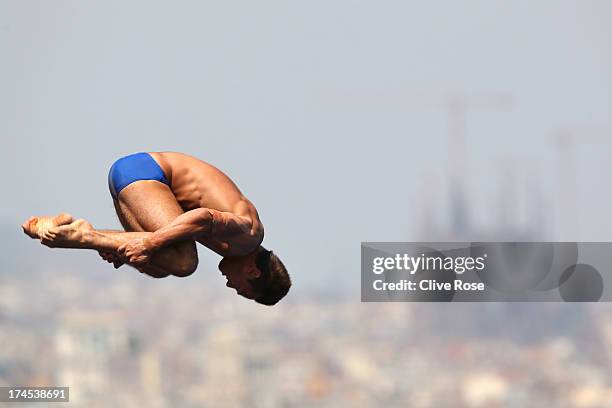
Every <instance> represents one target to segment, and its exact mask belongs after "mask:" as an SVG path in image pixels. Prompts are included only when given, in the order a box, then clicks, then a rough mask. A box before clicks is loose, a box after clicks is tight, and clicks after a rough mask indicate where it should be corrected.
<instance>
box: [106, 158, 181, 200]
mask: <svg viewBox="0 0 612 408" xmlns="http://www.w3.org/2000/svg"><path fill="white" fill-rule="evenodd" d="M140 180H157V181H159V182H162V183H164V184H166V185H167V186H169V185H170V183H169V182H168V179H167V178H166V175H165V174H164V172H163V170H162V169H161V167H159V164H157V162H156V161H155V160H154V159H153V158H152V157H151V155H150V154H149V153H135V154H131V155H129V156H125V157H122V158H120V159H119V160H117V161H116V162H115V163H114V164H113V166H112V167H111V169H110V171H109V172H108V188H109V190H110V193H111V195H112V196H113V198H114V199H115V200H116V199H117V197H118V196H119V193H120V192H121V190H123V189H124V188H125V187H127V186H128V185H130V184H132V183H133V182H135V181H140Z"/></svg>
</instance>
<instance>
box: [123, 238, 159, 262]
mask: <svg viewBox="0 0 612 408" xmlns="http://www.w3.org/2000/svg"><path fill="white" fill-rule="evenodd" d="M153 252H154V248H153V246H152V245H151V243H150V241H149V240H148V239H147V238H137V239H133V240H131V241H128V242H126V243H125V244H123V245H121V246H120V247H119V248H118V249H117V254H118V255H119V256H120V257H121V258H122V259H123V260H124V261H125V262H126V263H129V264H130V265H132V266H139V265H145V264H148V263H149V262H150V261H151V255H153Z"/></svg>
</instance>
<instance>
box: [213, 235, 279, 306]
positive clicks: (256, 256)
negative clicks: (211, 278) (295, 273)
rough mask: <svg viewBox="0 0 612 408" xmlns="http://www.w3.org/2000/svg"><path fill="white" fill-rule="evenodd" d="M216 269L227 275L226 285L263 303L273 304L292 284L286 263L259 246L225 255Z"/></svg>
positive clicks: (246, 296)
mask: <svg viewBox="0 0 612 408" xmlns="http://www.w3.org/2000/svg"><path fill="white" fill-rule="evenodd" d="M219 270H220V271H221V273H222V274H223V275H224V276H225V277H226V278H227V284H226V286H227V287H229V288H234V289H236V292H237V293H238V294H239V295H241V296H244V297H245V298H247V299H253V300H255V301H256V302H257V303H261V304H263V305H268V306H272V305H274V304H276V303H277V302H278V301H279V300H281V299H282V298H283V297H285V295H286V294H287V292H289V288H290V287H291V279H290V277H289V273H288V272H287V269H286V268H285V265H283V263H282V262H281V260H280V259H279V258H278V257H277V256H276V255H275V254H274V253H273V252H272V251H268V250H267V249H265V248H264V247H262V246H259V247H258V248H257V249H256V250H255V251H253V252H251V253H250V254H248V255H243V256H226V257H224V258H223V259H222V260H221V262H219Z"/></svg>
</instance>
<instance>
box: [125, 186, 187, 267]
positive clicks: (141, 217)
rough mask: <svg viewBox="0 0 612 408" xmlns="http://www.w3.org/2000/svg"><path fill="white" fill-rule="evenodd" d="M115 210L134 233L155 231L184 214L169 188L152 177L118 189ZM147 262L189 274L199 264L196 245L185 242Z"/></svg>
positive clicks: (158, 252) (173, 246)
mask: <svg viewBox="0 0 612 408" xmlns="http://www.w3.org/2000/svg"><path fill="white" fill-rule="evenodd" d="M115 209H116V210H117V215H118V216H119V220H120V221H121V224H122V225H123V227H124V228H125V229H126V231H133V233H150V232H154V231H156V230H158V229H160V228H162V227H164V226H165V225H167V224H169V223H170V222H172V221H173V220H174V219H175V218H176V217H178V216H179V215H181V214H182V213H183V209H182V208H181V206H180V205H179V203H178V202H177V201H176V198H175V197H174V194H173V193H172V191H171V190H170V188H169V187H168V186H167V185H165V184H163V183H160V182H158V181H151V180H141V181H137V182H134V183H132V184H130V185H129V186H127V187H125V188H124V189H123V190H121V192H120V193H119V197H118V199H117V200H116V201H115ZM150 265H151V266H153V267H156V268H158V269H160V270H162V271H166V272H167V273H169V274H172V275H176V276H188V275H190V274H192V273H193V272H194V271H195V269H196V268H197V265H198V253H197V249H196V244H195V242H194V241H184V242H178V243H175V244H173V245H169V246H167V247H165V248H163V249H161V250H159V251H157V252H156V253H155V254H153V256H152V258H151V263H150ZM157 272H159V271H157ZM145 273H148V272H147V271H145Z"/></svg>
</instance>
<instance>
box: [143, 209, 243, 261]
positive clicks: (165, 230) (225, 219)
mask: <svg viewBox="0 0 612 408" xmlns="http://www.w3.org/2000/svg"><path fill="white" fill-rule="evenodd" d="M251 225H252V222H251V221H250V220H249V219H248V218H247V217H239V216H237V215H235V214H233V213H230V212H225V211H217V210H214V209H211V208H196V209H194V210H190V211H187V212H186V213H183V214H181V215H179V216H178V217H176V218H175V219H174V220H173V221H172V222H171V223H169V224H168V225H166V226H164V227H162V228H160V229H158V230H157V231H155V232H153V233H152V234H151V235H150V236H149V237H148V238H147V239H146V240H147V241H148V244H149V246H150V248H151V250H153V251H156V250H158V249H160V248H163V247H165V246H166V245H169V244H172V243H174V242H178V241H185V240H198V239H201V238H215V237H228V236H231V235H234V234H244V233H245V232H248V231H249V230H250V228H251Z"/></svg>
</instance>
